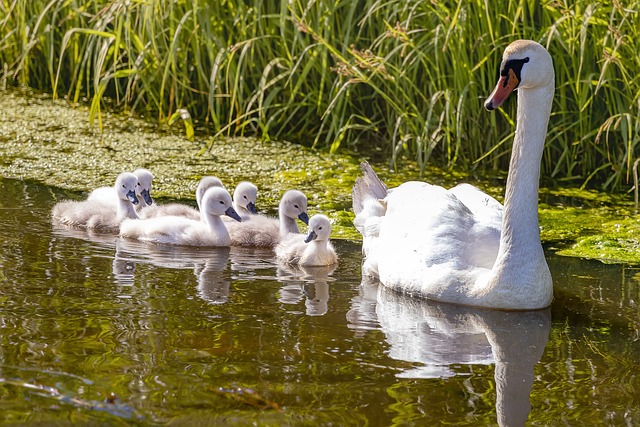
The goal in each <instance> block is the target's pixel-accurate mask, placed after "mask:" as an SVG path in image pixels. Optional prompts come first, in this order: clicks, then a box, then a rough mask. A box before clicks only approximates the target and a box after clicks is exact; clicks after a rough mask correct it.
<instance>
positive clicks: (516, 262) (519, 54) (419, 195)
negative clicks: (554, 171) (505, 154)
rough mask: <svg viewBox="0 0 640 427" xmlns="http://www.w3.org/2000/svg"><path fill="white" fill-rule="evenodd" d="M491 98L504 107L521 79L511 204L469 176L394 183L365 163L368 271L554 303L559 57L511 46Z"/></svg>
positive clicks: (438, 288)
mask: <svg viewBox="0 0 640 427" xmlns="http://www.w3.org/2000/svg"><path fill="white" fill-rule="evenodd" d="M501 75H502V77H501V79H500V82H499V83H498V85H497V86H496V90H495V91H494V92H493V94H492V95H491V97H490V98H489V100H488V101H487V104H486V106H487V108H488V109H493V108H497V106H499V105H500V104H501V103H502V102H503V101H504V99H505V98H506V97H507V96H508V94H509V91H511V90H513V88H514V87H515V86H517V84H518V81H519V86H518V117H517V126H516V134H515V138H514V147H513V153H512V157H511V164H510V168H509V177H508V179H507V186H506V193H505V206H504V208H503V207H502V205H500V203H498V202H497V201H496V200H495V199H493V198H492V197H490V196H488V195H486V194H485V193H483V192H482V191H480V190H479V189H477V188H475V187H473V186H471V185H468V184H465V185H459V186H457V187H455V188H452V189H450V190H446V189H444V188H442V187H439V186H434V185H430V184H427V183H424V182H407V183H404V184H402V185H400V186H399V187H397V188H394V189H392V190H387V188H386V186H385V185H384V184H383V183H382V182H381V181H380V180H379V179H378V178H377V176H376V175H375V173H374V172H373V170H372V169H371V167H370V166H369V165H368V164H367V163H364V164H363V165H362V169H363V177H361V178H359V179H358V180H357V182H356V185H355V186H354V189H353V199H354V203H353V206H354V212H355V213H356V218H355V221H354V222H355V224H356V227H357V228H358V230H359V231H360V232H361V233H362V234H363V251H364V254H365V256H366V260H365V262H364V264H363V273H364V274H366V275H371V276H374V277H378V278H379V279H380V282H381V283H382V284H383V285H385V286H387V287H389V288H392V289H395V290H398V291H402V292H404V293H407V294H410V295H415V296H420V297H424V298H429V299H433V300H438V301H444V302H450V303H456V304H464V305H473V306H482V307H490V308H499V309H516V310H523V309H537V308H543V307H547V306H549V304H550V303H551V299H552V296H553V286H552V281H551V275H550V273H549V268H548V266H547V263H546V260H545V259H544V253H543V250H542V246H541V244H540V235H539V228H538V216H537V200H538V182H539V174H540V160H541V157H542V150H543V148H544V140H545V135H546V130H547V124H548V120H549V115H550V111H551V103H552V99H553V91H554V73H553V64H552V60H551V57H550V56H549V54H548V52H547V51H546V49H544V48H543V47H542V46H541V45H539V44H538V43H535V42H530V41H518V42H514V43H512V44H511V45H510V46H509V47H508V48H507V49H506V51H505V54H504V57H503V61H502V72H501Z"/></svg>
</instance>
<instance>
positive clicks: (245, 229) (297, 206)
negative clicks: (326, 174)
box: [225, 190, 309, 248]
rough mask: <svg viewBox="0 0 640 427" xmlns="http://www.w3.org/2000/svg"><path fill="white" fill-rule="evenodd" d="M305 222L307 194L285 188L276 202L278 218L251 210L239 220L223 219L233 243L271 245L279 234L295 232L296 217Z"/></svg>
mask: <svg viewBox="0 0 640 427" xmlns="http://www.w3.org/2000/svg"><path fill="white" fill-rule="evenodd" d="M298 219H299V220H301V221H302V222H304V223H308V222H309V216H308V214H307V197H306V196H305V195H304V193H302V192H301V191H298V190H289V191H286V192H285V193H284V194H283V196H282V199H280V204H279V206H278V218H277V219H276V218H270V217H268V216H265V215H260V214H255V215H249V216H247V217H246V218H243V220H242V222H225V224H226V225H227V228H228V229H229V235H230V236H231V244H232V245H233V246H252V247H262V248H272V247H274V246H275V245H277V244H278V242H279V241H280V239H281V238H282V237H283V236H286V235H287V234H289V233H296V234H299V233H300V230H299V229H298V225H297V223H296V221H297V220H298Z"/></svg>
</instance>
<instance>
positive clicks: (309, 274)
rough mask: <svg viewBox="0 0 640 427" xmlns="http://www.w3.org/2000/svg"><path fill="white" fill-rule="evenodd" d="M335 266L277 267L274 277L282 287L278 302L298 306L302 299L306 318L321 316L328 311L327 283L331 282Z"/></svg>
mask: <svg viewBox="0 0 640 427" xmlns="http://www.w3.org/2000/svg"><path fill="white" fill-rule="evenodd" d="M335 269H336V265H329V266H322V267H302V266H300V265H278V267H277V270H276V275H277V277H278V281H279V282H280V283H282V287H281V288H280V291H279V292H278V301H279V302H281V303H282V304H299V303H300V302H301V301H302V300H303V299H304V304H305V312H306V314H307V316H322V315H324V314H326V313H327V311H329V282H331V281H333V280H334V279H333V277H331V274H333V272H334V270H335Z"/></svg>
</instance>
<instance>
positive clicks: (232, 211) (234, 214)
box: [224, 206, 242, 222]
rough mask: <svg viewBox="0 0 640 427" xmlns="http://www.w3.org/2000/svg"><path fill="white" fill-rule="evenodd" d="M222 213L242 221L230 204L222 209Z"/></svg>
mask: <svg viewBox="0 0 640 427" xmlns="http://www.w3.org/2000/svg"><path fill="white" fill-rule="evenodd" d="M224 214H225V215H226V216H230V217H231V218H233V219H235V220H236V221H238V222H242V218H240V215H238V212H236V210H235V209H233V207H232V206H229V207H228V208H227V210H226V211H224Z"/></svg>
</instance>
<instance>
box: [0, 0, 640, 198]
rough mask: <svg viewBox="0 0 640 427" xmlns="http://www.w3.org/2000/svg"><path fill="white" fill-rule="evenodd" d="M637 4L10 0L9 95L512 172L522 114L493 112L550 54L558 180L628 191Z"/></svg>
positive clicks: (4, 37)
mask: <svg viewBox="0 0 640 427" xmlns="http://www.w3.org/2000/svg"><path fill="white" fill-rule="evenodd" d="M639 10H640V1H638V0H635V1H629V2H625V3H623V2H622V1H621V0H610V1H605V2H600V1H599V2H596V1H593V0H591V1H588V0H576V1H561V0H553V1H532V0H505V1H496V0H470V1H462V0H458V1H435V0H434V1H429V0H361V1H353V0H332V1H329V0H289V1H275V0H245V1H225V0H216V1H204V0H176V1H162V0H117V1H104V0H86V1H79V0H50V1H42V0H0V74H1V78H2V81H3V82H5V83H6V84H14V85H16V84H17V85H26V86H30V87H34V88H37V89H41V90H47V91H52V92H53V93H54V94H56V95H57V96H64V97H68V98H69V99H70V100H72V101H74V102H77V101H79V100H81V99H83V98H87V99H88V100H89V101H90V102H91V120H95V121H96V123H97V124H98V125H101V112H102V109H103V108H104V105H105V102H106V101H107V100H109V101H110V102H114V103H115V104H116V105H117V106H119V107H120V108H122V109H124V110H130V111H133V112H136V113H138V114H144V115H146V116H151V117H155V118H157V119H158V120H161V121H174V120H176V119H177V118H180V117H182V118H183V119H186V121H185V124H186V125H187V130H188V131H189V130H191V129H192V128H191V119H192V118H193V120H195V121H196V122H197V123H199V124H200V125H201V126H203V125H206V126H204V127H206V129H208V130H209V131H210V132H211V134H212V136H214V137H215V136H221V135H225V136H226V135H255V136H258V137H260V138H263V139H285V140H291V141H296V142H300V143H303V144H306V145H313V146H317V147H322V148H326V149H329V150H331V151H335V150H338V149H339V148H340V147H349V148H350V149H356V150H363V151H365V152H366V151H368V150H370V149H371V148H372V147H377V148H382V149H383V150H384V151H385V152H386V153H388V158H389V162H390V164H395V162H396V161H397V160H398V159H399V158H400V157H408V158H411V159H415V160H416V161H417V162H418V163H419V164H420V165H421V166H422V167H423V168H424V166H425V165H426V164H427V163H428V162H431V161H434V162H436V163H438V164H440V165H445V166H448V167H457V168H466V169H476V168H477V169H480V170H483V169H492V170H500V169H505V168H506V167H507V165H508V155H507V154H508V152H509V147H510V140H511V138H512V133H513V127H514V122H513V117H514V112H515V110H514V109H515V103H513V102H511V103H508V105H507V106H506V107H505V109H504V110H502V113H501V114H489V113H487V112H485V111H484V110H483V108H482V102H483V100H484V98H485V97H486V96H487V95H488V94H489V93H490V91H491V90H492V88H493V86H494V84H495V83H496V77H497V71H498V66H499V62H500V57H501V54H502V50H503V49H504V47H505V46H506V45H507V44H509V43H510V42H511V41H513V40H515V39H518V38H529V39H534V40H537V41H539V42H541V43H542V44H543V45H545V46H547V47H548V49H549V51H550V52H551V55H552V56H553V58H554V60H555V68H556V79H557V81H556V86H557V92H556V98H555V105H554V109H553V116H552V118H551V123H550V133H549V138H548V143H547V147H546V150H545V154H544V159H543V164H542V168H543V175H544V176H548V177H553V178H555V179H560V180H567V181H570V182H572V183H580V184H584V185H592V186H601V187H603V188H606V189H620V188H623V187H625V186H627V185H628V183H629V182H630V178H631V165H632V164H633V162H634V160H635V157H636V156H637V155H638V145H639V143H640V118H639V116H640V96H639V94H640V55H639V53H638V52H640V19H639V17H638V13H639Z"/></svg>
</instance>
